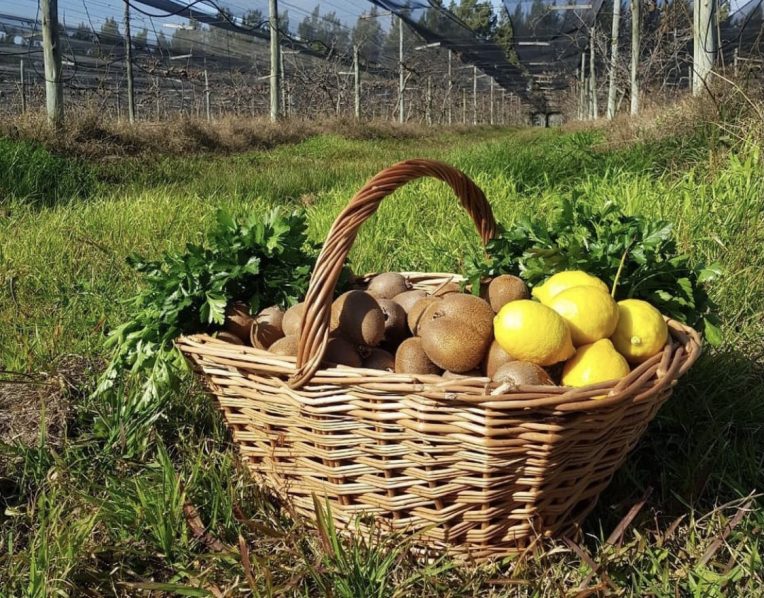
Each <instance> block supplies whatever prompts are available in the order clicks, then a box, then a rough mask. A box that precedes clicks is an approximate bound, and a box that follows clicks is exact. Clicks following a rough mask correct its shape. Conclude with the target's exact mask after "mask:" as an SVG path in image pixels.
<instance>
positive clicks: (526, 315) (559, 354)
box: [493, 299, 575, 365]
mask: <svg viewBox="0 0 764 598" xmlns="http://www.w3.org/2000/svg"><path fill="white" fill-rule="evenodd" d="M493 333H494V336H495V337H496V342H497V343H499V346H500V347H501V348H502V349H504V350H505V351H506V352H507V353H509V354H510V355H511V356H512V357H513V358H514V359H517V360H519V361H530V362H532V363H536V364H538V365H552V364H553V363H557V362H559V361H565V360H566V359H569V358H570V357H571V356H572V355H573V353H574V352H575V349H574V348H573V343H572V342H571V340H570V329H569V328H568V325H567V324H566V323H565V320H563V319H562V317H560V315H559V314H558V313H557V312H555V311H554V310H552V309H551V308H549V307H547V306H546V305H541V303H537V302H536V301H530V300H529V299H520V300H519V301H510V302H509V303H507V304H506V305H504V307H502V308H501V309H500V310H499V313H498V314H496V317H495V318H494V320H493Z"/></svg>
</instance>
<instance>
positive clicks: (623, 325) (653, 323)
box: [610, 299, 669, 363]
mask: <svg viewBox="0 0 764 598" xmlns="http://www.w3.org/2000/svg"><path fill="white" fill-rule="evenodd" d="M668 334H669V333H668V326H667V325H666V321H665V320H664V319H663V316H662V315H661V312H659V311H658V310H657V309H655V308H654V307H653V306H652V305H650V304H649V303H648V302H647V301H642V300H641V299H624V300H623V301H619V302H618V325H617V326H616V327H615V332H614V333H613V334H612V335H611V337H610V340H612V341H613V345H615V348H616V349H617V350H618V352H619V353H620V354H621V355H623V356H624V357H625V358H626V359H628V360H629V361H630V362H631V363H642V362H643V361H646V360H648V359H650V357H652V356H653V355H655V354H656V353H658V352H660V350H661V349H663V347H664V346H666V343H667V342H668Z"/></svg>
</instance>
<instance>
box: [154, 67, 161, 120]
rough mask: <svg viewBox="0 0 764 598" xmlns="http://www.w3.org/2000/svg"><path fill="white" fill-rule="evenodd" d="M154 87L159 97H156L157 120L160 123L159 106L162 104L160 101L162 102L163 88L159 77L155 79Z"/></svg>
mask: <svg viewBox="0 0 764 598" xmlns="http://www.w3.org/2000/svg"><path fill="white" fill-rule="evenodd" d="M154 86H155V87H156V89H157V97H156V103H157V105H156V120H157V121H158V120H159V104H160V101H161V96H162V93H161V87H160V86H159V77H154Z"/></svg>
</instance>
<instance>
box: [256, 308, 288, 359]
mask: <svg viewBox="0 0 764 598" xmlns="http://www.w3.org/2000/svg"><path fill="white" fill-rule="evenodd" d="M283 321H284V311H283V310H281V309H280V308H278V307H276V306H275V305H274V306H273V307H266V308H265V309H264V310H263V311H261V312H260V313H259V314H257V315H256V316H255V319H254V321H253V322H252V327H251V328H250V332H249V340H250V342H251V343H252V346H253V347H257V348H258V349H267V348H268V347H270V346H271V345H272V344H273V343H275V342H276V341H277V340H279V339H280V338H283V337H284V330H283V329H282V327H281V324H282V322H283Z"/></svg>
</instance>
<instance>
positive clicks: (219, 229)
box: [98, 210, 317, 402]
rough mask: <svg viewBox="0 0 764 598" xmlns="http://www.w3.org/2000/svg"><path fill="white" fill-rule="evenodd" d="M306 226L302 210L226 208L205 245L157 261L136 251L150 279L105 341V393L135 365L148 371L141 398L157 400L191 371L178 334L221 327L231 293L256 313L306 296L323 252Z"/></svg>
mask: <svg viewBox="0 0 764 598" xmlns="http://www.w3.org/2000/svg"><path fill="white" fill-rule="evenodd" d="M306 228H307V227H306V221H305V216H304V214H302V213H292V214H284V213H282V212H280V211H278V210H274V211H272V212H270V213H269V214H266V215H265V216H264V217H263V216H262V215H261V214H252V215H251V216H250V217H249V218H246V219H245V220H242V221H239V220H237V219H236V218H234V217H233V216H232V215H231V214H229V213H227V212H225V211H221V212H219V213H218V215H217V222H216V225H215V227H214V228H213V229H212V230H211V231H210V233H209V234H208V236H207V239H206V242H205V243H204V244H198V245H197V244H188V245H187V246H186V248H185V251H184V252H182V253H168V254H166V255H164V256H163V257H162V258H161V259H159V260H156V261H149V260H145V259H142V258H140V257H138V256H132V257H130V258H129V263H130V264H131V265H132V266H133V267H134V268H135V269H136V270H137V271H138V272H141V273H142V274H143V275H144V280H145V282H146V285H145V287H144V289H143V290H142V291H141V292H139V293H138V294H137V295H136V296H135V297H134V298H132V299H131V300H130V305H131V306H132V308H133V309H132V316H131V318H130V320H129V321H128V322H126V323H125V324H122V325H121V326H119V327H117V328H116V329H114V330H113V331H112V332H111V334H110V335H109V337H108V339H107V341H106V345H107V347H110V348H112V349H113V351H114V352H113V356H112V360H111V363H110V365H109V367H108V368H107V370H106V372H105V373H104V375H103V377H102V378H101V382H100V384H99V387H98V392H103V391H105V390H108V389H109V388H112V387H113V386H114V384H115V383H116V381H117V380H118V379H119V378H120V377H121V375H122V374H123V373H124V372H130V373H133V374H138V375H139V376H140V377H141V389H142V399H143V400H144V401H148V402H151V401H152V400H154V399H156V398H158V397H159V395H160V394H161V393H162V391H164V390H166V389H167V388H169V387H170V386H172V385H173V383H174V382H175V381H176V380H177V378H178V376H179V374H180V373H181V372H182V371H184V370H185V362H184V360H183V358H182V356H181V355H180V354H179V352H178V351H177V350H176V349H175V348H174V346H173V341H174V340H175V339H176V338H177V337H178V336H180V335H182V334H188V333H193V332H210V331H212V330H215V329H217V328H219V327H220V326H221V325H222V324H223V322H224V319H225V309H226V305H227V304H228V303H229V302H230V301H232V300H240V301H246V302H248V303H249V305H250V308H251V310H252V311H253V313H254V312H256V311H259V310H260V309H261V308H263V307H267V306H269V305H279V306H281V307H286V306H288V305H291V304H294V303H296V302H297V301H299V300H300V299H301V298H302V297H304V296H305V292H306V290H307V287H308V281H309V278H310V272H311V270H312V268H313V264H314V262H315V258H316V255H317V247H316V246H315V245H314V244H312V243H311V242H309V241H308V238H307V236H306Z"/></svg>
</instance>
